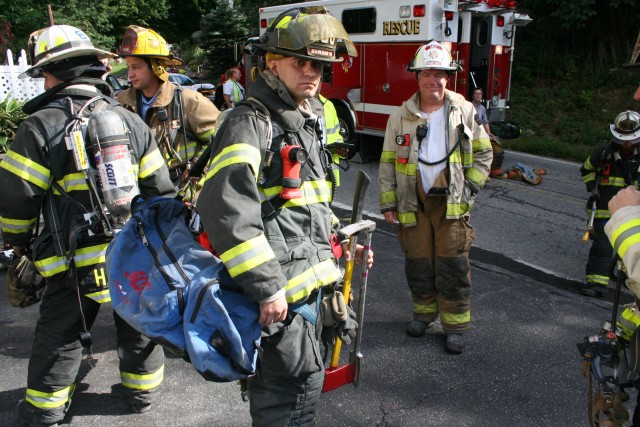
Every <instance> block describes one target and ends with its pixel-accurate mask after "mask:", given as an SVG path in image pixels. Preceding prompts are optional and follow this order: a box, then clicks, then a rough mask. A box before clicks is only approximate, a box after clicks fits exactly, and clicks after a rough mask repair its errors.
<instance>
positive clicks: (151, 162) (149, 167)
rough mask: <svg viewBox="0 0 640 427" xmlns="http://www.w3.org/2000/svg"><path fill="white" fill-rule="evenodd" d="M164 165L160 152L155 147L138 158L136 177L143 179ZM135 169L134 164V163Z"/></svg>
mask: <svg viewBox="0 0 640 427" xmlns="http://www.w3.org/2000/svg"><path fill="white" fill-rule="evenodd" d="M163 166H164V159H163V158H162V153H161V152H160V150H158V149H157V148H156V149H155V150H153V151H151V152H150V153H147V155H146V156H144V157H142V159H140V165H139V167H138V168H139V172H138V177H139V178H140V179H145V178H147V177H149V176H151V175H152V174H153V173H154V172H155V171H157V170H158V169H160V168H161V167H163ZM134 170H135V165H134Z"/></svg>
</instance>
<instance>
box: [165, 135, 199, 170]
mask: <svg viewBox="0 0 640 427" xmlns="http://www.w3.org/2000/svg"><path fill="white" fill-rule="evenodd" d="M198 147H200V144H198V143H197V142H195V141H191V140H190V141H188V143H187V154H186V156H187V159H189V160H191V159H192V158H194V157H195V154H196V151H197V150H198ZM176 152H177V153H178V156H180V158H178V157H177V156H175V155H173V152H171V153H169V152H167V153H165V160H166V162H167V166H169V167H174V166H178V165H182V164H185V163H186V162H185V160H184V158H182V157H184V155H185V150H184V143H182V144H180V145H179V146H178V147H177V148H176Z"/></svg>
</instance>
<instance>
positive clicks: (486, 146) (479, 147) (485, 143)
mask: <svg viewBox="0 0 640 427" xmlns="http://www.w3.org/2000/svg"><path fill="white" fill-rule="evenodd" d="M471 149H472V150H473V151H474V152H478V151H485V150H486V151H489V150H491V141H490V140H489V138H478V139H474V140H473V141H471Z"/></svg>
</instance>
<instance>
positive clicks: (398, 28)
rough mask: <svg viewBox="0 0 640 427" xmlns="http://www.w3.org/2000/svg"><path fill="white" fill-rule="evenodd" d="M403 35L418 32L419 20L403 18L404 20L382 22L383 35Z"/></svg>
mask: <svg viewBox="0 0 640 427" xmlns="http://www.w3.org/2000/svg"><path fill="white" fill-rule="evenodd" d="M398 34H401V35H403V36H405V35H408V34H420V21H419V20H418V19H405V20H404V21H384V22H383V23H382V35H383V36H397V35H398Z"/></svg>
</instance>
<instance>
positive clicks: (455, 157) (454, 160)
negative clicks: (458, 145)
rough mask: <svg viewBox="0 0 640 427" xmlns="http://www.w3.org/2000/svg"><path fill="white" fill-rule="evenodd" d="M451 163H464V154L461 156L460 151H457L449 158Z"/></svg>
mask: <svg viewBox="0 0 640 427" xmlns="http://www.w3.org/2000/svg"><path fill="white" fill-rule="evenodd" d="M449 163H462V154H460V151H457V150H456V151H454V152H453V153H451V155H450V156H449Z"/></svg>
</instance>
